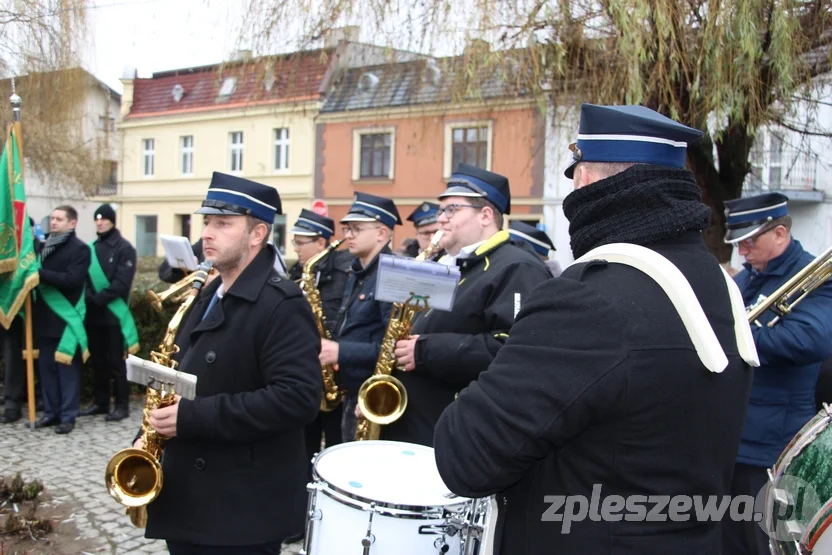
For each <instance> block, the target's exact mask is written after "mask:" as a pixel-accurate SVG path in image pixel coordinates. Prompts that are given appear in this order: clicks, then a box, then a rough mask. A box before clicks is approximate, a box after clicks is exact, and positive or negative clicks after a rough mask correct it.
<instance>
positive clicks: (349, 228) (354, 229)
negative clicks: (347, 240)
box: [341, 225, 380, 237]
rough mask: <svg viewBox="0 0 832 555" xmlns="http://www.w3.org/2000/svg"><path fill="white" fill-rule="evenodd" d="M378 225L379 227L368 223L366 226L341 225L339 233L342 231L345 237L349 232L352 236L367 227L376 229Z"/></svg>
mask: <svg viewBox="0 0 832 555" xmlns="http://www.w3.org/2000/svg"><path fill="white" fill-rule="evenodd" d="M379 227H380V226H377V225H368V226H359V225H356V226H344V227H342V228H341V233H343V234H344V236H345V237H346V235H347V234H348V233H351V234H352V235H353V237H355V236H356V235H358V234H359V233H361V232H362V231H365V230H367V229H378V228H379Z"/></svg>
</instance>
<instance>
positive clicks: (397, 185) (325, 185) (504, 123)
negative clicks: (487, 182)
mask: <svg viewBox="0 0 832 555" xmlns="http://www.w3.org/2000/svg"><path fill="white" fill-rule="evenodd" d="M453 79H454V76H453V74H452V72H450V71H448V70H442V69H440V68H439V66H438V65H437V64H436V63H435V61H433V60H430V59H428V60H419V61H415V62H405V63H398V64H387V65H380V66H369V67H361V68H351V69H347V70H344V71H343V72H342V74H341V75H340V76H337V77H336V79H335V82H334V84H333V87H332V88H331V89H330V93H329V94H328V95H327V98H326V100H325V101H324V105H323V107H322V109H321V112H320V114H319V115H318V117H317V119H316V141H315V144H316V155H315V160H316V162H315V164H316V167H315V185H314V187H315V196H316V197H318V198H323V199H326V201H327V203H328V204H329V207H330V210H329V216H330V217H331V218H333V219H334V220H335V221H336V222H338V220H339V219H340V218H341V217H343V216H344V214H346V211H347V209H348V207H349V205H350V204H351V203H352V199H353V196H354V194H355V193H356V192H364V193H370V194H374V195H380V196H384V197H388V198H392V199H393V200H394V201H395V203H396V206H397V208H398V209H399V214H400V215H401V217H402V221H403V222H404V225H403V226H397V229H396V232H395V235H394V240H393V247H394V248H398V247H399V246H401V244H402V241H403V240H404V239H407V238H411V237H415V235H416V234H415V230H414V229H413V226H412V224H411V223H410V222H408V221H407V216H408V215H409V214H410V213H411V212H412V211H413V210H414V209H415V208H416V207H417V206H419V205H420V204H421V203H422V202H424V201H426V200H430V201H435V200H436V197H437V196H438V195H439V194H440V193H441V192H442V191H444V190H445V188H446V184H447V179H448V178H449V177H450V175H451V173H452V171H453V168H454V167H456V165H457V164H458V163H459V162H466V163H468V164H472V165H476V166H479V167H482V168H485V169H487V170H491V171H494V172H496V173H500V174H502V175H505V176H506V177H508V178H509V182H510V185H511V214H510V215H508V216H507V217H506V223H505V225H506V226H507V225H508V221H509V220H511V219H522V220H524V221H527V222H529V223H531V224H536V223H538V222H541V221H542V219H543V202H542V197H543V182H544V174H543V168H544V151H545V148H544V141H545V128H544V117H543V116H542V115H541V113H540V112H539V110H538V108H537V107H536V105H534V104H533V103H532V102H530V101H529V100H527V99H524V98H518V97H517V96H516V95H513V94H510V93H509V91H508V90H507V87H506V86H505V85H504V84H502V83H505V80H504V79H503V78H502V77H500V76H499V75H494V76H492V77H491V78H490V80H486V81H484V82H483V83H481V87H480V90H481V91H482V94H481V98H480V99H478V100H471V101H465V102H451V89H452V87H453V82H452V81H453ZM340 235H341V234H340V232H338V233H337V236H339V237H340Z"/></svg>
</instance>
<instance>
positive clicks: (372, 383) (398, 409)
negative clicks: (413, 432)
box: [355, 229, 443, 441]
mask: <svg viewBox="0 0 832 555" xmlns="http://www.w3.org/2000/svg"><path fill="white" fill-rule="evenodd" d="M442 233H443V231H442V230H441V229H440V230H439V231H437V232H436V233H434V234H433V237H431V240H430V244H429V245H428V246H427V247H425V250H424V251H422V252H421V253H419V256H417V257H416V258H415V260H427V259H428V258H429V257H430V256H431V255H432V254H433V253H435V252H436V250H437V249H438V247H439V240H440V239H442ZM423 301H425V298H424V297H420V296H418V295H413V294H411V296H410V298H409V299H408V300H407V301H406V302H403V303H394V304H393V309H392V311H391V312H390V320H389V321H388V322H387V329H386V330H385V331H384V338H383V339H382V341H381V349H380V351H379V353H378V360H377V361H376V367H375V371H374V372H373V375H372V376H370V377H369V378H367V380H366V381H364V383H363V384H361V389H359V390H358V406H359V407H360V409H361V416H360V417H358V422H357V424H356V427H355V439H356V440H357V441H366V440H374V439H378V438H379V437H380V435H381V427H382V426H386V425H387V424H391V423H393V422H395V421H396V420H398V419H399V418H401V416H402V414H404V411H405V409H407V390H406V389H405V387H404V384H402V382H401V381H400V380H399V379H398V378H395V377H393V376H392V372H393V369H394V368H395V367H396V355H395V351H396V343H397V342H399V341H400V340H403V339H407V337H408V335H410V328H411V326H412V325H413V318H414V317H415V316H416V313H417V312H421V311H423V310H425V309H426V308H427V303H426V302H425V303H424V304H420V303H422V302H423Z"/></svg>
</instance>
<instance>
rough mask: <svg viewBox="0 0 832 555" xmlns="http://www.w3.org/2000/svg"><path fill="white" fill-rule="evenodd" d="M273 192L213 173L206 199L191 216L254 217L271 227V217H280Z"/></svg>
mask: <svg viewBox="0 0 832 555" xmlns="http://www.w3.org/2000/svg"><path fill="white" fill-rule="evenodd" d="M282 213H283V212H281V205H280V195H278V194H277V189H275V188H274V187H269V186H268V185H263V184H261V183H256V182H254V181H249V180H248V179H243V178H242V177H237V176H234V175H228V174H224V173H220V172H214V174H213V175H212V176H211V184H210V185H209V186H208V196H207V197H206V198H205V200H204V201H202V208H200V209H199V210H197V211H196V212H194V214H216V215H224V216H254V217H255V218H259V219H261V220H263V221H264V222H266V223H267V224H273V223H274V217H275V214H282Z"/></svg>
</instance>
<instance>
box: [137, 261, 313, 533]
mask: <svg viewBox="0 0 832 555" xmlns="http://www.w3.org/2000/svg"><path fill="white" fill-rule="evenodd" d="M273 264H274V254H273V253H272V252H271V250H269V249H264V250H263V251H261V252H260V253H259V254H258V255H257V256H256V257H255V258H254V260H253V261H252V262H251V264H249V266H248V267H246V268H245V269H244V270H243V272H242V273H241V274H240V276H239V277H238V278H237V280H236V281H235V282H234V284H233V285H232V286H231V288H230V289H229V290H228V291H226V292H225V294H224V296H223V298H222V300H221V301H218V302H217V303H216V304H215V305H214V306H213V307H212V308H211V310H210V311H208V312H207V313H206V308H207V307H208V305H209V303H210V301H211V298H212V297H213V296H214V293H215V292H216V290H217V288H218V286H219V283H220V281H221V278H216V279H215V280H214V281H212V282H211V283H210V284H208V286H207V287H206V288H205V289H204V290H203V292H202V293H201V294H200V296H199V297H198V299H197V301H196V302H195V303H194V305H193V306H192V307H191V310H190V311H189V313H188V314H187V315H186V319H185V321H184V322H183V323H182V325H181V327H180V328H179V332H178V333H177V337H176V344H177V345H178V346H179V347H180V348H181V352H180V356H179V358H180V359H181V364H180V366H179V370H181V371H182V372H188V373H192V374H195V375H196V376H197V386H196V398H195V399H193V400H188V399H181V400H180V401H179V412H178V414H177V437H175V438H172V439H170V440H168V441H167V442H166V443H165V447H164V452H163V456H162V468H163V472H164V478H165V481H164V486H163V488H162V492H161V494H160V495H159V497H158V498H157V499H156V500H154V501H153V502H152V503H150V504H149V505H148V506H147V512H148V523H147V529H146V536H147V537H148V538H161V539H165V540H174V541H181V542H186V543H190V544H197V545H218V546H219V545H226V546H231V545H253V544H263V543H268V542H274V541H282V540H283V539H284V538H286V537H287V536H290V535H292V534H294V533H297V531H298V530H301V529H302V528H303V524H304V511H305V508H306V500H307V497H306V490H305V484H306V473H307V467H308V464H309V461H308V460H307V458H306V449H305V445H304V435H303V428H304V427H305V426H306V425H307V424H309V423H310V422H312V421H313V420H314V419H315V418H316V417H317V415H318V409H319V404H320V399H321V389H322V387H323V385H322V383H321V365H320V362H319V361H318V354H319V352H320V344H321V341H320V338H319V336H318V331H317V328H316V326H315V322H314V320H313V317H312V310H311V309H310V307H309V303H308V302H306V299H305V298H304V297H303V293H302V292H301V290H300V288H299V287H298V285H297V284H295V283H294V282H292V281H291V280H289V279H286V278H283V277H280V276H278V274H277V272H276V271H275V270H274V268H273ZM203 316H205V318H204V319H203Z"/></svg>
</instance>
